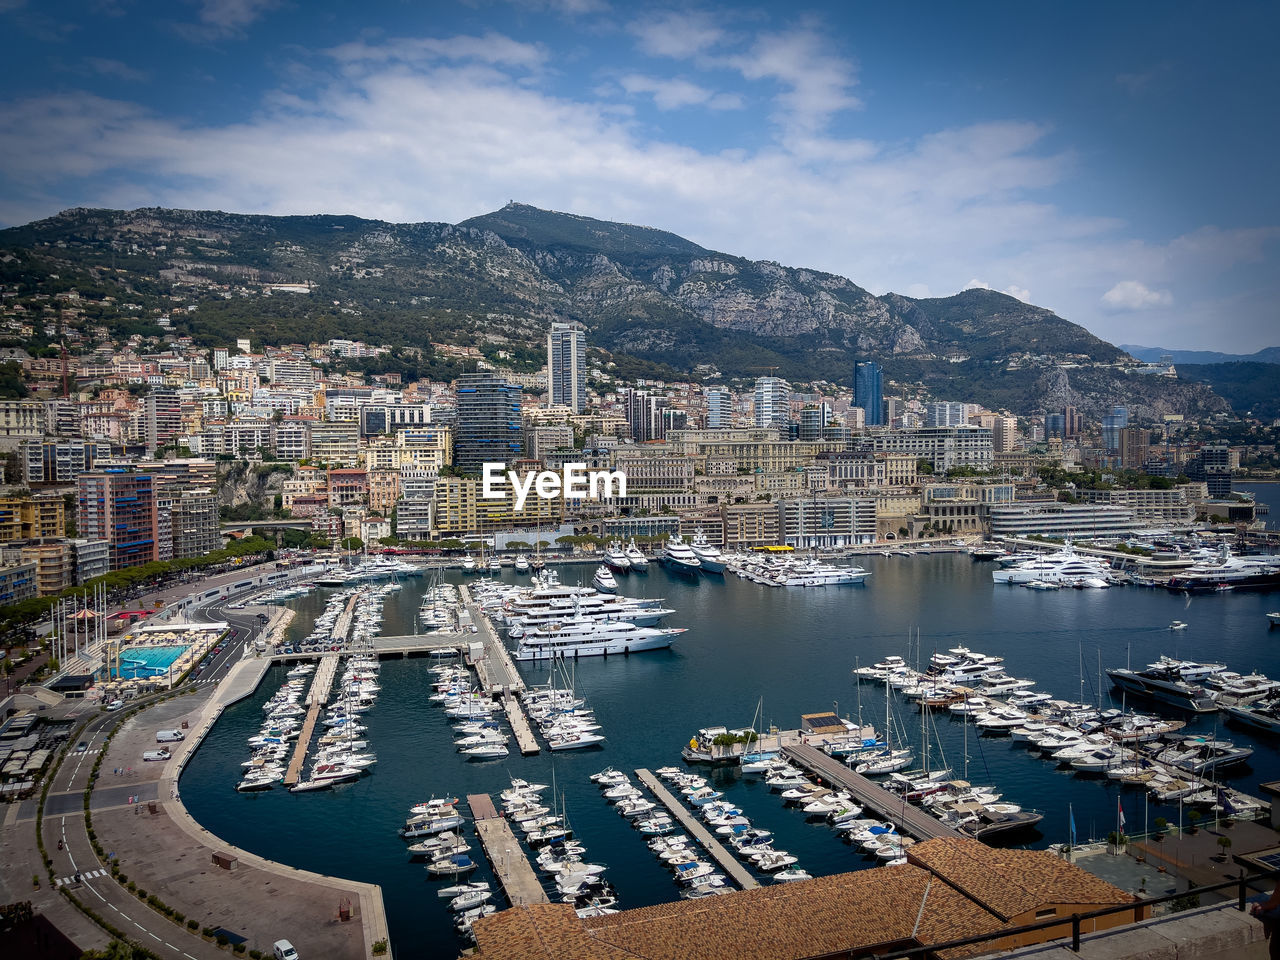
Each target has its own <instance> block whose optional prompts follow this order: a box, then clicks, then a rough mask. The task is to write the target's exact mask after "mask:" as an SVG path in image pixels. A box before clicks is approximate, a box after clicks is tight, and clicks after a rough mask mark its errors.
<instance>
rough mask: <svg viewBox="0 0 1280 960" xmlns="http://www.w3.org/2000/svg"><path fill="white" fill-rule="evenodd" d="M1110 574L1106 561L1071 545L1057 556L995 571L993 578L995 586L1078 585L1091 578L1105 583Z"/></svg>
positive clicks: (992, 574)
mask: <svg viewBox="0 0 1280 960" xmlns="http://www.w3.org/2000/svg"><path fill="white" fill-rule="evenodd" d="M1110 574H1111V568H1110V567H1109V566H1108V565H1107V563H1106V561H1105V560H1099V559H1096V558H1094V557H1085V556H1081V555H1080V554H1078V553H1076V552H1075V550H1074V549H1073V548H1072V546H1071V544H1070V543H1069V542H1068V543H1067V544H1066V546H1064V547H1063V548H1062V549H1061V550H1058V551H1055V552H1054V553H1049V554H1045V555H1044V556H1042V557H1037V558H1035V559H1034V560H1026V561H1024V562H1022V563H1020V564H1018V565H1017V566H1013V567H1004V568H1002V569H999V570H993V571H991V578H992V579H993V580H994V581H995V582H996V583H1018V584H1026V583H1030V582H1031V581H1033V580H1039V581H1040V582H1042V583H1075V582H1077V581H1079V580H1086V579H1088V578H1090V577H1097V578H1099V579H1102V580H1106V579H1107V577H1109V576H1110Z"/></svg>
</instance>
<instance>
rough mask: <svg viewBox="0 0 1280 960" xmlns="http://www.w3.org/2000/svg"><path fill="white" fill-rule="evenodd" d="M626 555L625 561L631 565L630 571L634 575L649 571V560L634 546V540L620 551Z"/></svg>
mask: <svg viewBox="0 0 1280 960" xmlns="http://www.w3.org/2000/svg"><path fill="white" fill-rule="evenodd" d="M622 552H623V553H625V554H626V555H627V560H628V561H630V563H631V569H632V570H634V571H636V573H644V572H645V571H646V570H648V569H649V560H648V558H647V557H646V556H645V555H644V553H643V552H642V551H641V549H640V548H639V547H637V546H636V541H635V538H634V537H633V538H632V539H631V542H630V543H628V544H627V545H626V547H625V548H624V549H623V551H622Z"/></svg>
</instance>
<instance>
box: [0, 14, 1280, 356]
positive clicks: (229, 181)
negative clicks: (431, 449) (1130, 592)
mask: <svg viewBox="0 0 1280 960" xmlns="http://www.w3.org/2000/svg"><path fill="white" fill-rule="evenodd" d="M1278 27H1280V4H1275V3H1247V2H1241V3H1232V2H1224V3H1220V4H1214V5H1213V6H1212V7H1207V6H1205V5H1203V4H1193V3H1185V2H1178V0H1166V2H1145V0H1131V2H1125V3H1114V2H1107V3H1100V2H1092V0H1077V2H1072V3H1066V2H1056V3H1055V2H1032V3H1028V2H1025V0H1024V2H1010V3H1002V2H982V0H974V2H970V3H954V2H936V3H929V2H918V0H917V2H909V0H908V2H904V3H896V4H886V3H871V2H863V0H843V2H831V3H828V2H814V3H805V2H803V0H798V2H797V0H793V2H787V3H776V2H755V3H751V2H738V3H729V4H716V3H655V4H649V3H621V2H617V0H469V2H454V3H437V2H427V0H390V2H383V0H365V2H363V3H359V4H353V3H335V2H330V0H307V2H302V0H165V2H148V0H136V2H135V0H80V2H59V0H0V38H3V39H0V50H3V56H0V225H5V226H12V225H15V224H20V223H25V222H28V221H31V220H35V219H39V218H42V217H46V216H49V215H51V214H53V213H56V212H57V211H59V210H62V209H65V208H67V207H73V206H92V207H114V208H134V207H140V206H166V207H184V208H193V209H210V208H212V209H220V210H228V211H234V212H239V213H269V214H302V213H332V214H353V215H357V216H362V217H369V218H375V219H385V220H393V221H399V222H415V221H437V222H439V221H443V222H450V223H456V222H458V221H461V220H464V219H466V218H468V217H473V216H477V215H480V214H484V213H488V212H492V211H494V210H497V209H499V208H500V207H502V206H503V205H504V204H506V203H507V202H508V201H509V200H516V201H519V202H522V203H529V204H533V205H535V206H539V207H544V208H547V209H552V210H560V211H566V212H570V213H576V214H581V215H584V216H590V217H596V218H599V219H604V220H618V221H623V222H627V223H636V224H643V225H646V226H652V227H658V228H661V229H664V230H669V231H671V232H673V233H677V234H679V235H681V236H683V237H686V238H688V239H689V240H692V241H694V242H695V243H699V244H701V245H703V246H704V247H707V248H710V249H713V250H718V251H723V252H725V253H730V254H734V255H738V256H744V257H749V258H752V259H756V260H773V261H777V262H779V263H783V264H786V265H788V266H795V267H809V268H814V269H820V270H826V271H830V272H832V273H836V274H840V275H841V276H845V277H848V278H849V279H851V280H853V281H854V282H855V283H857V284H859V285H861V286H863V287H865V288H867V289H869V290H870V291H871V292H873V293H876V294H883V293H886V292H889V291H892V292H896V293H900V294H904V295H907V296H913V297H941V296H949V295H951V294H954V293H956V292H957V291H959V290H962V289H965V288H967V287H974V286H979V287H989V288H991V289H994V290H1000V291H1004V292H1006V293H1009V294H1011V295H1013V296H1016V297H1019V298H1021V299H1023V300H1026V301H1028V302H1031V303H1035V304H1037V305H1039V306H1043V307H1047V308H1049V309H1051V310H1053V311H1054V312H1056V313H1057V314H1059V315H1060V316H1062V317H1064V318H1066V319H1068V320H1072V321H1074V322H1076V323H1079V324H1081V325H1083V326H1085V327H1086V328H1088V329H1089V330H1090V331H1092V332H1093V333H1095V334H1097V335H1098V336H1100V337H1102V338H1103V339H1105V340H1108V341H1110V342H1112V343H1117V344H1120V343H1130V344H1141V345H1146V346H1164V347H1169V348H1177V349H1213V350H1222V351H1225V352H1230V353H1249V352H1252V351H1254V350H1257V349H1260V348H1262V347H1267V346H1274V345H1278V344H1280V323H1277V311H1276V307H1275V304H1276V303H1277V302H1278V300H1280V297H1278V295H1280V269H1278V267H1280V262H1278V261H1280V190H1277V188H1276V185H1275V182H1274V171H1275V170H1276V168H1277V161H1276V159H1275V158H1276V157H1277V155H1278V154H1280V128H1278V123H1277V118H1280V110H1277V106H1276V104H1277V93H1278V92H1280V89H1278V88H1280V84H1278V83H1277V79H1278V78H1280V58H1278V57H1276V56H1275V53H1274V50H1273V49H1272V44H1273V38H1274V37H1275V36H1276V35H1277V32H1278V31H1277V28H1278Z"/></svg>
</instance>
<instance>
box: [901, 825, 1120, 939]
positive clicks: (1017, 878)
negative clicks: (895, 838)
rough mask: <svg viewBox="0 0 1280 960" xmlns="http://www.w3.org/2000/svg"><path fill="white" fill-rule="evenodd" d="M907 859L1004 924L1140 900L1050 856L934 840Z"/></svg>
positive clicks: (909, 853) (910, 851) (912, 851)
mask: <svg viewBox="0 0 1280 960" xmlns="http://www.w3.org/2000/svg"><path fill="white" fill-rule="evenodd" d="M907 859H908V860H909V861H910V862H911V863H913V864H917V865H919V866H922V867H925V868H926V869H928V870H931V871H933V872H934V873H935V874H937V875H938V876H939V877H941V878H942V879H943V880H945V881H946V882H947V883H948V884H950V885H951V886H953V887H955V888H956V889H957V890H959V891H961V892H962V893H964V894H966V895H967V896H969V897H972V898H973V899H974V900H976V901H977V902H978V903H981V904H982V905H983V906H985V907H987V909H989V910H991V912H992V913H994V914H996V915H997V916H999V917H1001V918H1002V919H1004V920H1010V919H1012V918H1013V917H1016V916H1019V915H1020V914H1023V913H1026V912H1028V911H1032V910H1037V909H1040V908H1043V907H1045V906H1046V905H1048V904H1053V903H1079V904H1092V905H1096V906H1105V905H1107V904H1112V903H1129V902H1131V901H1132V900H1133V899H1134V898H1133V897H1132V896H1131V895H1130V894H1128V893H1125V892H1124V891H1123V890H1121V889H1120V888H1119V887H1116V886H1113V885H1111V884H1110V883H1107V882H1106V881H1105V880H1102V879H1100V878H1098V877H1095V876H1093V875H1092V874H1090V873H1087V872H1086V871H1084V870H1081V869H1080V868H1079V867H1075V866H1072V865H1071V864H1069V863H1067V862H1066V861H1065V860H1062V859H1060V858H1058V857H1055V856H1054V855H1053V854H1051V853H1049V852H1048V851H1047V850H997V849H995V848H993V847H988V846H987V845H986V844H984V843H981V842H979V841H977V840H952V839H938V840H929V841H926V842H925V843H917V844H915V845H914V846H912V847H909V848H908V849H907Z"/></svg>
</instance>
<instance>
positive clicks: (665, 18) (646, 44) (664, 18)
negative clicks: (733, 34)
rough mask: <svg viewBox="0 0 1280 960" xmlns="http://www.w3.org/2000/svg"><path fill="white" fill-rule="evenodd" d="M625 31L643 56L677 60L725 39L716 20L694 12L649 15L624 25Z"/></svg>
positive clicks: (709, 47)
mask: <svg viewBox="0 0 1280 960" xmlns="http://www.w3.org/2000/svg"><path fill="white" fill-rule="evenodd" d="M627 29H628V30H629V31H630V32H631V33H632V34H634V35H635V37H636V38H637V40H638V41H639V44H640V49H641V50H643V51H644V52H645V53H647V54H650V55H651V56H655V57H671V58H674V59H677V60H687V59H689V58H690V57H693V56H696V55H698V54H702V53H707V52H709V51H710V50H711V49H712V48H713V47H716V46H718V45H719V44H721V43H722V42H723V41H724V40H725V39H726V37H727V34H726V32H725V30H724V28H723V27H722V26H721V25H720V23H719V22H718V20H717V19H716V18H714V17H712V16H711V14H709V13H703V12H701V11H696V10H684V11H674V10H664V11H660V12H658V13H653V14H649V15H647V16H646V17H644V18H643V19H639V20H633V21H632V22H631V23H629V24H627Z"/></svg>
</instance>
